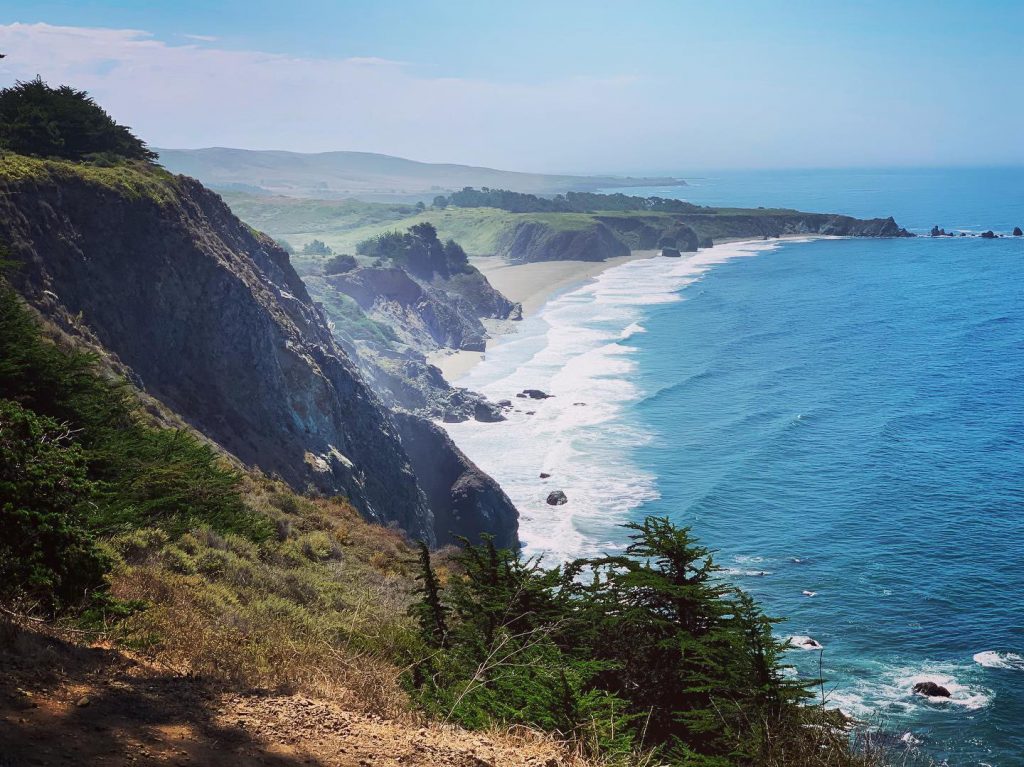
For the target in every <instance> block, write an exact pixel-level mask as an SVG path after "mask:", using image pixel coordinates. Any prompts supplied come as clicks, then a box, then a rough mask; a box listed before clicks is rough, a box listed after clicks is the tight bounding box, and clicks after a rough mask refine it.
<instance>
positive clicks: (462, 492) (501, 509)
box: [395, 413, 519, 548]
mask: <svg viewBox="0 0 1024 767" xmlns="http://www.w3.org/2000/svg"><path fill="white" fill-rule="evenodd" d="M395 421H396V423H397V424H398V429H399V432H400V433H401V434H402V441H403V443H404V444H405V447H406V450H407V451H408V453H409V458H410V459H411V460H412V465H413V468H414V469H416V470H417V471H418V473H419V474H420V475H421V476H422V477H423V480H422V483H423V490H424V492H425V493H426V494H427V498H428V500H429V501H430V505H431V508H432V509H433V510H434V514H435V518H436V519H435V528H436V530H437V541H438V543H439V544H445V543H456V542H457V536H464V537H466V538H468V539H469V540H470V541H471V542H473V543H477V542H479V540H480V536H481V535H482V534H484V533H487V534H490V535H493V536H494V542H495V544H496V545H497V546H499V547H504V548H508V547H511V546H515V545H516V530H517V528H518V524H519V523H518V519H519V513H518V512H517V511H516V510H515V507H514V506H513V505H512V501H510V500H509V498H508V496H507V495H505V493H504V491H503V490H502V489H501V488H500V487H499V486H498V483H497V482H495V481H494V480H493V479H491V478H490V477H489V476H487V475H486V474H484V473H483V472H482V471H480V470H479V469H478V468H476V467H475V466H473V464H472V463H471V462H470V461H469V459H467V458H466V456H465V455H464V454H463V453H462V451H461V450H459V448H458V447H456V446H455V443H454V442H452V440H451V438H450V437H449V436H448V435H447V434H446V433H445V431H444V430H443V429H441V428H440V427H438V426H435V425H434V424H433V423H431V422H430V421H428V420H426V419H424V418H420V417H418V416H415V415H410V414H404V413H396V414H395ZM427 467H429V469H430V470H429V472H428V471H425V470H422V471H421V469H426V468H427Z"/></svg>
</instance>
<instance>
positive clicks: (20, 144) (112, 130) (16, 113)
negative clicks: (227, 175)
mask: <svg viewBox="0 0 1024 767" xmlns="http://www.w3.org/2000/svg"><path fill="white" fill-rule="evenodd" d="M0 149H4V150H7V151H10V152H16V153H18V154H25V155H32V156H35V157H61V158H64V159H67V160H84V159H94V160H106V161H111V160H116V159H130V160H147V161H151V160H155V159H156V153H155V152H153V151H151V150H149V149H147V148H146V145H145V143H143V142H142V141H140V140H139V139H138V138H136V137H135V136H134V135H132V132H131V131H130V130H129V129H128V128H126V127H125V126H123V125H118V124H117V123H115V122H114V120H113V119H112V118H111V117H110V115H108V114H107V113H106V112H105V111H104V110H103V108H102V107H100V106H99V105H98V104H97V103H96V102H95V101H93V100H92V98H91V97H90V96H89V95H88V94H87V93H86V92H85V91H80V90H76V89H74V88H72V87H70V86H67V85H62V86H60V87H59V88H51V87H50V86H48V85H47V84H46V83H44V82H43V81H42V80H41V79H40V78H38V77H37V78H36V79H35V80H30V81H29V82H18V83H16V84H15V85H13V86H11V87H10V88H4V89H2V90H0Z"/></svg>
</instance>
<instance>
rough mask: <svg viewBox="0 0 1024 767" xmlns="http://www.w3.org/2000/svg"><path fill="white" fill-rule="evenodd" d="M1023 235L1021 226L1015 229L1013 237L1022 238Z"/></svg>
mask: <svg viewBox="0 0 1024 767" xmlns="http://www.w3.org/2000/svg"><path fill="white" fill-rule="evenodd" d="M1022 235H1024V232H1022V231H1021V229H1020V227H1019V226H1015V227H1013V236H1014V237H1020V236H1022Z"/></svg>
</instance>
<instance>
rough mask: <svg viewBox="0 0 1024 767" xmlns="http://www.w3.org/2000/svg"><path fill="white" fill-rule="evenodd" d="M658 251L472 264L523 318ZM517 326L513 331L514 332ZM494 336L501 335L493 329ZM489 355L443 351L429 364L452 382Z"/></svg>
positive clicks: (492, 258)
mask: <svg viewBox="0 0 1024 767" xmlns="http://www.w3.org/2000/svg"><path fill="white" fill-rule="evenodd" d="M658 253H659V251H657V250H634V251H633V252H632V253H630V254H629V255H628V256H622V257H621V258H611V259H608V260H607V261H537V262H535V263H531V264H510V263H508V262H507V261H505V260H503V259H501V258H499V257H497V256H487V257H481V258H473V259H471V263H472V264H473V266H475V267H476V268H477V269H479V270H480V271H481V272H483V274H484V276H485V277H486V278H487V279H488V281H489V282H490V283H491V285H493V286H494V287H495V288H496V289H497V290H499V291H500V292H501V293H502V294H504V295H505V297H506V298H508V299H509V300H510V301H517V302H519V303H520V304H522V305H523V317H532V316H533V315H534V314H536V313H537V312H538V311H539V310H540V308H541V307H542V306H544V304H546V303H547V302H548V301H549V300H550V299H551V298H552V297H553V296H554V295H556V294H557V293H559V292H561V291H562V290H565V289H566V288H571V287H574V286H576V285H582V284H584V283H586V282H587V281H588V280H591V279H593V278H594V277H597V276H598V275H599V274H601V272H603V271H605V270H606V269H611V268H612V267H614V266H618V265H619V264H624V263H626V262H627V261H635V260H637V259H640V258H651V257H653V256H656V255H658ZM514 324H515V323H509V325H511V326H513V328H512V332H515V331H514ZM491 335H492V336H496V335H499V333H495V332H494V331H493V330H492V332H491ZM485 355H486V352H466V351H452V350H450V349H446V350H442V351H439V352H436V353H434V354H432V355H430V356H429V357H428V358H427V361H428V362H430V364H431V365H436V366H437V367H439V368H440V369H441V372H442V373H443V374H444V377H445V379H446V380H448V381H454V380H456V379H458V378H460V377H461V376H463V375H465V374H466V373H467V372H468V371H469V370H470V369H471V368H472V367H473V366H474V365H476V364H477V363H479V362H480V361H481V360H483V358H484V356H485Z"/></svg>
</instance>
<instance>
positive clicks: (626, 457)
mask: <svg viewBox="0 0 1024 767" xmlns="http://www.w3.org/2000/svg"><path fill="white" fill-rule="evenodd" d="M1022 184H1024V169H1021V168H987V169H985V168H978V169H971V168H958V169H949V170H940V169H921V170H913V169H911V170H907V169H892V170H885V169H881V170H870V171H758V172H752V173H740V172H729V173H722V174H702V178H699V179H695V180H694V181H693V182H692V184H691V185H690V186H688V187H678V188H650V189H632V190H629V193H631V194H642V195H647V194H656V195H659V196H664V197H669V196H675V197H680V198H682V199H686V200H689V201H691V202H694V203H699V204H708V205H716V206H750V205H760V206H764V207H789V208H796V209H801V210H810V211H822V212H826V211H827V212H837V213H843V214H848V215H854V216H858V217H876V216H877V217H887V216H890V215H892V216H894V217H895V219H896V221H897V222H898V223H899V224H900V225H902V226H906V227H907V228H908V229H910V230H911V231H914V232H916V233H917V234H919V235H926V234H927V232H928V230H929V229H930V228H931V227H932V226H935V225H937V226H939V227H942V228H944V229H946V230H947V231H949V230H956V231H958V232H960V231H963V232H968V233H974V234H976V233H979V232H981V231H985V230H988V229H992V230H994V231H996V232H997V233H1002V234H1006V235H1008V234H1009V232H1010V231H1011V230H1012V228H1013V227H1014V226H1018V225H1024V203H1022V201H1021V198H1020V196H1019V193H1018V190H1019V189H1020V188H1021V185H1022ZM686 256H687V257H685V258H683V259H671V258H660V257H659V258H653V259H647V260H637V261H631V262H629V263H626V264H623V265H620V266H617V267H614V268H611V269H609V270H607V271H605V272H603V273H602V274H601V275H600V276H599V277H598V278H597V279H595V280H593V281H591V282H589V283H588V284H585V285H580V286H576V287H574V288H571V289H568V290H565V291H563V292H562V293H560V294H559V295H557V296H555V297H554V298H553V299H552V300H550V301H549V302H548V303H547V304H546V305H545V306H544V308H543V309H542V310H541V311H540V312H538V313H537V314H536V315H535V316H533V317H529V318H527V319H526V320H524V321H523V322H522V324H521V327H520V328H519V332H518V333H516V334H514V335H509V336H504V337H501V338H499V339H497V340H496V341H495V342H493V343H492V345H491V346H489V348H488V351H487V354H486V359H485V360H484V361H483V362H482V363H481V364H479V365H477V366H476V367H474V368H473V369H472V370H471V371H470V372H469V373H468V374H467V375H466V376H465V377H463V378H461V379H460V380H459V381H457V383H458V384H459V385H461V386H466V387H468V388H471V389H474V390H477V391H481V392H483V393H484V394H486V395H488V396H489V397H491V398H493V399H508V398H512V399H513V401H514V402H516V403H517V410H516V411H515V412H513V413H512V414H511V416H510V418H509V420H508V421H506V422H504V423H499V424H480V423H477V422H467V423H461V424H447V425H446V426H447V428H448V430H449V432H450V433H451V435H452V436H453V438H454V439H455V441H456V442H457V443H458V444H459V446H460V447H461V448H462V449H463V450H464V451H465V452H466V453H467V454H468V455H469V456H470V458H472V459H473V460H474V461H475V462H476V463H478V464H479V465H480V467H481V468H482V469H484V470H485V471H487V472H488V473H490V474H491V475H492V476H494V477H495V478H496V479H497V480H498V481H499V483H500V484H501V485H502V487H503V488H504V489H505V491H506V492H507V493H508V494H509V496H510V497H511V498H512V500H513V501H514V502H515V503H516V505H517V507H518V508H519V509H520V512H521V514H522V519H521V538H522V539H523V544H524V548H525V551H526V553H528V554H531V555H541V556H544V557H545V558H546V560H547V561H549V563H550V562H554V561H559V560H562V559H567V558H571V557H574V556H578V555H585V554H595V553H598V552H602V551H618V550H621V549H622V547H623V546H624V544H625V542H626V534H625V531H624V530H623V529H622V527H621V525H622V524H623V523H626V522H629V521H634V520H637V519H639V518H642V517H643V516H646V515H651V514H653V515H660V516H667V517H670V518H671V519H672V520H673V521H675V522H679V523H683V524H687V525H691V526H692V528H693V533H694V534H695V535H696V536H697V537H698V538H700V539H701V540H702V542H704V543H705V544H707V545H709V546H711V547H712V548H713V549H715V550H716V552H717V553H716V558H717V562H718V564H719V565H721V566H722V567H723V568H724V574H725V575H726V577H728V578H729V579H730V580H732V581H733V582H735V583H736V584H737V585H739V586H742V587H743V588H744V589H746V590H748V591H749V592H751V593H752V594H754V595H755V596H756V597H757V598H758V599H759V600H760V601H761V602H762V604H763V605H764V607H765V609H766V611H767V612H768V614H770V615H779V616H784V617H785V618H786V619H787V620H786V622H785V623H783V624H781V625H780V626H779V632H780V636H791V637H794V642H795V643H797V644H803V643H804V642H806V641H807V639H808V638H811V639H813V640H814V642H815V645H814V646H817V645H818V644H820V645H821V646H822V647H823V648H824V652H823V655H822V658H821V662H822V664H823V665H822V668H823V670H824V675H825V677H826V679H827V686H826V688H825V690H824V694H825V696H826V698H827V700H828V704H829V705H831V706H835V707H838V708H841V709H843V710H844V711H846V712H847V713H849V714H851V715H853V716H856V717H858V718H862V719H863V720H864V721H866V722H867V723H868V724H869V725H870V726H872V727H874V728H875V729H877V730H880V731H882V732H884V733H886V734H888V735H891V736H892V737H893V738H896V739H898V740H899V741H901V742H902V743H903V744H905V745H906V746H907V747H908V748H910V749H913V750H915V751H917V752H919V753H921V754H924V755H927V756H928V757H930V758H933V759H937V760H939V761H940V762H942V761H945V763H947V764H949V765H953V766H956V765H984V764H989V765H1010V764H1014V763H1016V762H1015V761H1014V760H1015V759H1018V758H1019V754H1020V753H1024V735H1021V734H1018V732H1017V725H1018V724H1019V722H1020V721H1024V695H1021V693H1020V692H1019V685H1020V684H1021V683H1022V681H1024V677H1022V676H1021V674H1022V673H1024V609H1022V607H1021V605H1020V604H1019V601H1018V600H1019V594H1020V593H1022V591H1024V572H1022V571H1020V569H1019V553H1020V546H1019V543H1018V541H1019V540H1020V537H1021V535H1022V534H1024V515H1022V514H1021V511H1022V509H1024V480H1022V477H1024V450H1022V449H1021V448H1022V447H1024V387H1022V384H1024V359H1022V355H1021V351H1022V349H1024V301H1022V299H1024V238H1013V237H1010V236H1007V237H1003V238H1000V239H995V240H984V239H981V238H979V237H962V238H961V237H954V238H931V237H927V236H923V237H922V236H919V237H917V238H914V239H893V240H870V239H829V238H826V239H822V238H814V239H808V240H805V241H799V240H785V241H776V240H773V241H767V242H747V243H731V244H725V245H719V246H717V247H715V248H712V249H708V250H702V251H701V252H699V253H697V254H686ZM524 388H539V389H542V390H544V391H546V392H549V393H551V394H554V395H555V396H554V397H553V398H551V399H548V400H543V401H538V402H534V401H530V402H529V403H528V404H524V402H523V400H518V401H516V400H515V399H514V395H515V393H516V392H518V391H521V390H522V389H524ZM527 411H532V413H531V414H528V412H527ZM541 472H545V473H548V474H551V477H550V478H549V479H544V480H542V479H540V477H539V474H540V473H541ZM553 489H560V490H563V491H564V492H565V493H566V495H567V496H568V498H569V502H568V504H566V505H565V506H558V507H552V506H548V505H547V504H546V503H545V497H546V495H547V493H548V492H549V491H550V490H553ZM788 660H789V661H790V662H791V663H793V665H794V666H795V673H798V674H800V675H801V676H804V677H807V678H812V677H814V676H816V675H817V671H818V662H819V652H817V651H814V652H808V651H803V650H793V651H791V652H790V653H789V658H788ZM928 680H930V681H935V682H937V683H939V684H942V685H944V686H946V687H947V688H948V689H949V690H950V691H951V693H952V697H951V699H950V700H948V701H939V700H935V699H927V698H923V697H922V696H920V695H915V694H913V692H912V688H913V685H914V684H915V683H916V682H918V681H928Z"/></svg>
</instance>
